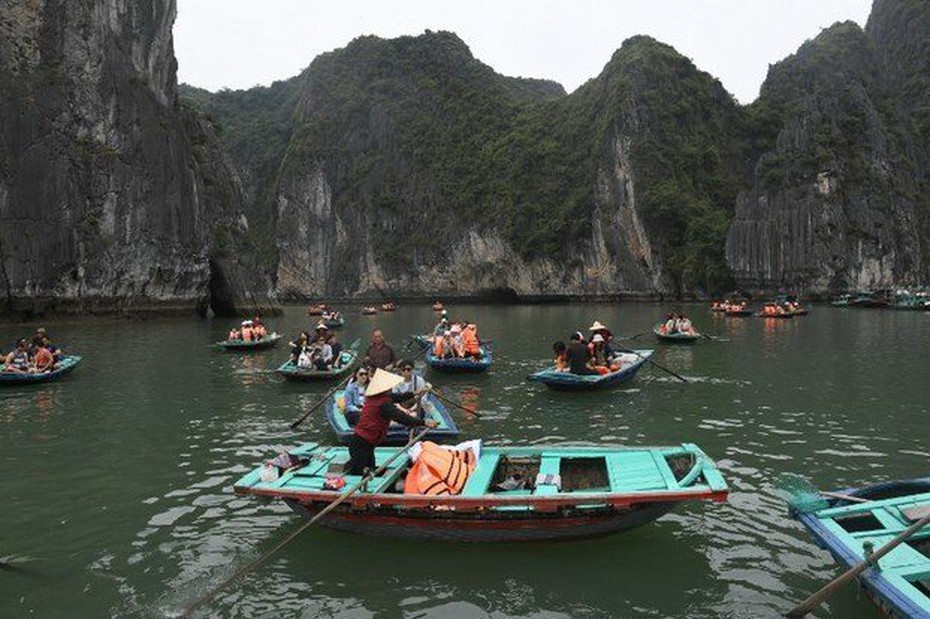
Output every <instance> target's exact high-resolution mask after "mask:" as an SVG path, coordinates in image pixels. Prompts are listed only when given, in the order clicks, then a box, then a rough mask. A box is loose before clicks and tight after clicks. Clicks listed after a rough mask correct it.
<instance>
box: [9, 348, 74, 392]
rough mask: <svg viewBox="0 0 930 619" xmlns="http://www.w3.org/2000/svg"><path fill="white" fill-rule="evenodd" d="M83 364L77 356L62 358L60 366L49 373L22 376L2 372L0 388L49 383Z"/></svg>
mask: <svg viewBox="0 0 930 619" xmlns="http://www.w3.org/2000/svg"><path fill="white" fill-rule="evenodd" d="M80 362H81V357H79V356H77V355H67V356H65V357H62V358H61V360H60V361H59V362H58V366H57V367H56V368H55V369H54V370H51V371H48V372H36V373H33V374H20V373H19V372H0V386H13V385H34V384H36V383H47V382H49V381H52V380H55V379H57V378H61V377H62V376H64V375H65V374H67V373H68V372H70V371H71V370H73V369H74V368H76V367H77V365H78V364H79V363H80Z"/></svg>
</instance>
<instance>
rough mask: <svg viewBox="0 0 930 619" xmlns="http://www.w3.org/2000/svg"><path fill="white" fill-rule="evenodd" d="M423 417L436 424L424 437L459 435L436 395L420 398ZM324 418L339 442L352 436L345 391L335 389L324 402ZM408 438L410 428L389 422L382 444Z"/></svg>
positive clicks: (438, 439) (443, 438) (445, 438)
mask: <svg viewBox="0 0 930 619" xmlns="http://www.w3.org/2000/svg"><path fill="white" fill-rule="evenodd" d="M422 404H423V411H424V413H425V415H424V419H432V420H434V421H435V422H436V423H437V424H439V425H438V426H436V427H435V428H432V429H430V430H429V431H428V432H427V433H426V439H427V440H430V441H436V442H443V441H449V440H453V439H455V438H456V437H457V436H458V435H459V429H458V426H456V425H455V421H453V419H452V416H451V415H449V411H448V410H447V409H446V407H445V406H443V404H442V402H440V401H439V399H438V398H436V396H434V395H432V394H427V395H426V397H424V398H423V400H422ZM326 420H327V421H328V422H329V426H330V427H331V428H332V429H333V432H335V433H336V436H337V437H338V438H339V442H341V443H348V442H349V439H351V438H352V434H353V429H352V426H351V425H350V424H349V421H348V419H346V415H345V392H344V391H337V392H336V394H335V395H334V396H333V397H332V398H330V399H329V400H327V402H326ZM409 439H410V429H409V428H405V427H403V426H400V425H398V424H396V423H392V424H391V428H390V429H389V430H388V433H387V437H386V438H385V439H384V442H382V443H381V444H382V445H385V446H389V445H403V444H405V443H406V442H407V441H408V440H409Z"/></svg>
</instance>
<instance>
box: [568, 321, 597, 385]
mask: <svg viewBox="0 0 930 619" xmlns="http://www.w3.org/2000/svg"><path fill="white" fill-rule="evenodd" d="M590 359H591V355H590V353H589V351H588V346H587V344H586V343H585V341H584V336H583V335H582V334H581V331H575V332H574V333H572V337H571V342H570V343H569V345H568V371H569V372H571V373H572V374H581V375H585V374H600V372H598V371H597V370H594V369H592V368H591V367H590V366H589V365H588V361H589V360H590Z"/></svg>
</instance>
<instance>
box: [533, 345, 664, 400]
mask: <svg viewBox="0 0 930 619" xmlns="http://www.w3.org/2000/svg"><path fill="white" fill-rule="evenodd" d="M653 352H654V351H653V350H650V349H642V350H634V351H633V352H628V353H619V354H617V355H615V356H614V357H613V359H614V361H619V362H620V369H619V370H617V371H616V372H609V373H607V374H573V373H571V372H560V371H559V370H557V369H555V366H553V367H550V368H548V369H545V370H542V371H540V372H536V373H535V374H530V375H529V376H527V380H530V381H533V382H538V383H543V384H544V385H545V386H547V387H549V388H550V389H552V390H554V391H595V390H599V389H610V388H612V387H616V386H618V385H621V384H623V383H625V382H626V381H628V380H630V379H632V378H633V377H634V376H636V373H637V372H639V369H640V368H641V367H642V366H643V364H644V363H646V361H647V360H648V359H649V357H651V356H652V354H653Z"/></svg>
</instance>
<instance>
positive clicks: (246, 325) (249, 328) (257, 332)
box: [228, 316, 268, 342]
mask: <svg viewBox="0 0 930 619" xmlns="http://www.w3.org/2000/svg"><path fill="white" fill-rule="evenodd" d="M267 335H268V331H267V329H265V324H264V323H263V322H262V319H261V318H260V317H259V316H256V317H255V318H253V319H252V320H243V321H242V325H240V326H239V327H233V328H232V329H230V330H229V338H228V339H229V341H230V342H237V341H239V342H258V341H260V340H262V339H264V338H265V336H267Z"/></svg>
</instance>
